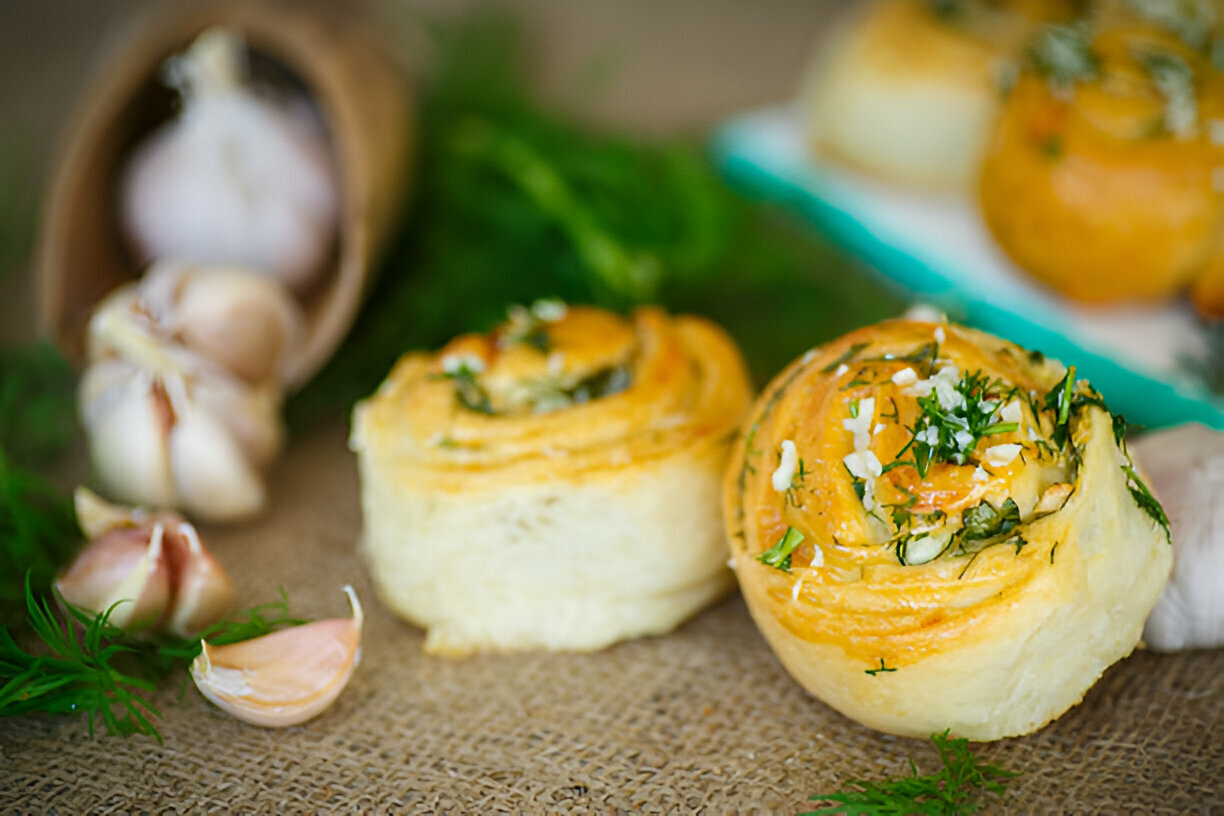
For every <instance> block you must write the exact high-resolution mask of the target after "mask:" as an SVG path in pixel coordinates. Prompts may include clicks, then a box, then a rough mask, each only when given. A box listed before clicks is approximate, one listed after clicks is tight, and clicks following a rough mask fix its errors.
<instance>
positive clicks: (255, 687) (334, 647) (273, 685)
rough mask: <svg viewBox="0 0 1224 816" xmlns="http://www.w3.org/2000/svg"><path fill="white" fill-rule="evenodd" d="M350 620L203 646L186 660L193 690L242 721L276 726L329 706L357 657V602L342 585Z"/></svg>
mask: <svg viewBox="0 0 1224 816" xmlns="http://www.w3.org/2000/svg"><path fill="white" fill-rule="evenodd" d="M344 591H345V592H346V593H348V596H349V603H350V604H352V607H353V616H352V617H351V618H333V619H329V620H321V621H315V622H314V623H307V624H303V625H301V626H296V627H294V628H292V629H283V630H281V631H279V632H273V633H272V634H270V635H264V636H263V637H258V638H253V639H251V640H244V641H242V642H240V643H232V644H228V645H225V646H210V645H209V644H207V643H204V644H203V651H202V652H201V653H200V656H199V657H197V658H196V659H195V661H193V662H192V664H191V677H192V679H193V680H194V681H195V684H196V688H198V689H199V690H200V693H201V694H203V695H204V696H205V697H206V698H208V700H210V701H211V702H212V703H213V704H214V705H216V706H217V707H218V708H220V709H222V710H223V711H225V712H226V713H228V714H231V715H233V716H234V717H237V718H238V719H240V720H242V721H243V722H248V723H251V724H253V725H263V726H267V727H271V728H280V727H284V726H289V725H297V724H299V723H303V722H305V721H306V720H309V719H311V718H312V717H315V716H317V715H318V714H320V713H322V712H323V711H324V710H325V709H326V708H327V707H328V706H329V705H331V704H332V703H333V702H334V701H335V699H336V697H338V696H339V695H340V692H341V691H342V690H343V689H344V687H345V685H346V684H347V683H348V681H349V678H350V677H351V676H352V674H353V669H354V668H356V666H357V664H358V663H359V662H360V660H361V624H362V612H361V603H360V602H359V601H358V600H357V594H356V593H355V592H353V588H352V587H349V586H346V587H345V588H344Z"/></svg>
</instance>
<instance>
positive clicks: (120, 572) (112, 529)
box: [56, 488, 234, 637]
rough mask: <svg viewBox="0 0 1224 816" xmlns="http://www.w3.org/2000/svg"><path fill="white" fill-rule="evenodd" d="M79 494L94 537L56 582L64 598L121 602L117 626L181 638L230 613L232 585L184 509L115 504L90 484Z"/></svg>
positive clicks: (91, 603) (81, 513) (80, 602)
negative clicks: (184, 515) (180, 511)
mask: <svg viewBox="0 0 1224 816" xmlns="http://www.w3.org/2000/svg"><path fill="white" fill-rule="evenodd" d="M74 499H75V503H76V512H77V523H78V524H79V525H80V527H81V530H82V531H83V532H84V533H85V535H86V536H87V537H88V538H89V539H90V541H89V544H87V545H86V547H85V549H84V550H82V551H81V554H80V555H79V556H77V558H76V560H75V561H73V563H72V564H71V566H69V567H68V569H67V570H66V571H65V572H64V574H63V575H62V576H60V578H59V579H58V580H57V582H56V588H57V589H58V590H59V592H60V594H61V595H63V597H64V599H65V600H66V601H68V602H69V603H72V604H74V605H76V606H79V607H82V608H83V609H87V610H89V611H91V612H101V611H103V610H106V609H110V608H111V607H112V606H113V605H115V604H117V605H115V606H114V610H113V611H112V612H111V616H110V622H111V623H113V624H115V625H116V626H118V627H120V628H122V629H127V630H129V631H140V630H143V629H149V628H156V629H159V630H162V631H167V632H170V633H172V634H175V635H179V636H180V637H188V636H191V635H195V634H198V633H199V632H200V631H202V630H203V629H205V628H207V627H208V626H210V625H212V624H213V623H216V622H217V621H218V620H220V619H221V616H222V615H224V614H225V611H226V610H227V609H228V608H229V605H230V602H231V601H232V600H233V597H234V587H233V584H232V583H231V582H230V579H229V576H228V575H227V574H226V572H225V570H224V569H223V568H222V567H221V565H220V564H219V563H217V561H216V559H214V558H213V557H212V555H211V554H210V553H209V552H208V550H207V549H206V548H205V546H204V543H203V542H202V541H201V540H200V536H199V534H198V533H197V532H196V529H195V527H193V526H192V525H191V524H189V523H187V522H186V521H184V520H183V518H182V517H181V516H179V515H178V514H176V513H171V512H166V511H159V512H149V511H147V510H145V509H143V508H139V507H137V508H130V507H120V506H118V505H113V504H109V503H107V502H105V501H103V500H102V499H101V498H99V497H98V496H96V495H95V494H94V493H92V492H90V491H89V490H87V489H85V488H78V489H77V491H76V494H75V496H74Z"/></svg>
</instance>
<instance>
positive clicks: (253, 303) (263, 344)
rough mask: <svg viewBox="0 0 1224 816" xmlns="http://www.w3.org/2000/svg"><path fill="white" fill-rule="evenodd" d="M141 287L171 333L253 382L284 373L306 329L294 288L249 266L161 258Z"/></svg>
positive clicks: (156, 313) (146, 298) (186, 344)
mask: <svg viewBox="0 0 1224 816" xmlns="http://www.w3.org/2000/svg"><path fill="white" fill-rule="evenodd" d="M140 289H141V291H142V296H143V300H144V302H145V303H146V304H147V305H148V308H149V309H150V311H151V312H152V313H153V314H154V315H155V316H156V319H157V321H158V323H159V324H160V325H161V326H162V327H163V328H164V330H165V332H166V333H167V334H168V335H169V336H170V337H173V338H174V339H176V340H178V341H180V342H182V343H183V345H185V346H186V347H187V348H190V349H192V350H194V351H196V352H198V353H200V354H202V355H204V356H205V357H207V358H209V359H210V360H212V361H213V362H215V363H217V364H218V365H220V366H222V367H223V368H225V369H226V370H228V371H230V372H233V373H234V374H236V375H237V376H239V377H241V378H242V379H244V380H246V381H247V382H249V383H263V382H266V381H268V380H269V379H270V378H276V379H279V378H280V374H281V373H282V371H283V368H284V366H285V364H286V362H287V359H288V358H289V356H290V354H291V353H292V352H293V351H294V349H295V347H296V346H297V344H298V342H299V341H300V338H301V334H302V331H303V323H304V317H303V315H302V310H301V307H300V306H299V305H298V303H297V301H296V300H295V299H294V298H293V296H292V295H291V294H290V293H289V291H288V290H287V289H286V288H285V287H284V286H283V285H281V284H280V283H278V282H277V281H274V280H270V279H268V278H265V277H261V276H260V275H258V274H257V273H255V272H252V271H249V270H246V269H242V268H238V267H225V266H197V265H191V264H185V263H181V262H177V261H162V262H159V263H157V264H155V265H154V266H153V267H152V268H150V269H149V270H148V271H147V272H145V276H144V278H143V280H142V281H141V284H140Z"/></svg>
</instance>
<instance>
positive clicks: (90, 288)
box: [36, 0, 416, 389]
mask: <svg viewBox="0 0 1224 816" xmlns="http://www.w3.org/2000/svg"><path fill="white" fill-rule="evenodd" d="M218 25H224V26H226V27H228V28H230V29H232V30H234V31H236V32H238V33H239V34H241V35H242V36H243V38H244V39H245V42H246V45H247V48H248V49H249V50H250V53H251V55H252V61H253V62H255V61H257V60H263V61H265V62H266V63H268V64H271V65H273V66H275V67H276V68H277V69H279V70H281V71H283V72H284V73H285V74H286V75H287V76H289V77H291V78H292V79H293V80H294V82H295V83H300V85H301V86H302V88H303V89H304V90H305V91H306V93H307V94H308V95H309V96H310V98H311V99H312V100H313V101H314V103H315V104H316V105H317V107H318V109H319V111H320V113H321V115H322V118H323V121H324V123H325V125H326V127H327V130H328V138H329V139H330V143H331V146H332V150H333V151H334V158H335V160H336V167H337V171H338V182H339V187H340V198H341V203H340V215H339V226H338V234H337V239H336V245H335V251H334V255H333V259H334V260H333V264H332V268H330V269H328V270H326V271H325V272H324V274H323V275H322V276H321V277H322V280H321V281H320V283H319V284H318V285H317V286H316V287H315V288H314V289H312V290H311V291H310V293H309V294H308V295H306V296H304V297H303V298H302V305H303V308H304V312H305V315H306V332H305V338H304V342H303V344H302V346H301V347H300V349H299V351H298V353H297V354H296V355H295V356H294V357H293V359H292V360H291V361H290V365H289V366H288V370H287V373H286V377H285V379H286V383H285V384H286V386H287V387H288V388H290V389H293V388H295V387H298V386H300V385H302V384H304V383H305V382H306V381H307V380H308V379H309V378H310V377H311V376H312V375H313V374H314V373H315V372H317V371H318V370H319V368H321V367H322V366H323V364H324V363H326V362H327V360H328V359H329V358H330V356H331V355H332V353H333V352H334V351H335V349H336V347H337V346H338V345H339V343H340V341H341V340H342V339H343V338H344V335H345V334H346V333H347V332H348V329H349V327H350V326H351V324H352V322H353V319H354V317H355V316H356V313H357V310H358V308H359V306H360V304H361V301H362V298H363V296H364V294H365V292H366V291H367V289H368V286H369V283H370V277H371V269H372V264H373V263H374V261H375V259H376V256H377V253H378V252H379V250H380V249H381V247H382V246H383V245H384V243H385V240H386V239H387V238H388V236H389V233H390V232H391V230H392V229H393V228H394V227H395V225H396V223H397V219H398V217H399V214H400V211H401V207H402V205H403V199H404V193H405V191H406V190H407V188H408V182H409V176H410V172H411V168H410V157H411V154H412V151H413V148H414V146H415V145H414V143H415V124H416V118H415V108H414V96H413V94H412V91H411V88H410V86H409V83H408V81H407V77H406V76H405V75H404V72H403V71H402V70H401V69H400V68H399V67H398V66H397V65H396V64H395V63H394V62H393V61H392V60H391V58H390V55H389V54H388V52H387V50H386V49H385V48H384V47H383V44H382V43H380V42H379V41H377V39H376V38H375V37H374V36H373V35H372V34H371V32H369V31H368V30H367V29H366V28H364V27H363V26H362V25H361V23H360V20H359V15H357V14H355V13H354V12H353V10H352V9H351V8H350V7H349V4H342V3H334V4H327V5H324V4H322V3H318V4H315V3H303V2H291V0H263V1H255V0H211V1H209V2H188V3H182V2H176V3H171V4H168V5H165V6H160V7H158V8H157V9H156V10H155V11H154V12H153V13H151V14H149V15H147V16H145V17H142V18H141V19H139V20H138V21H137V23H136V24H135V25H134V26H133V27H132V29H131V30H129V31H127V32H126V33H125V35H124V36H122V37H121V38H120V39H119V40H118V41H117V42H116V46H117V47H116V48H115V49H114V50H112V51H111V52H110V53H109V55H108V57H107V58H105V59H103V60H102V64H101V65H100V67H99V69H98V70H97V71H96V73H95V79H94V81H93V82H92V84H91V85H90V86H89V87H88V88H87V89H86V90H85V93H84V96H83V98H82V100H81V102H80V104H79V107H78V108H77V110H75V111H74V115H73V116H72V117H71V118H70V120H69V124H68V127H67V130H66V132H65V134H64V141H63V144H62V145H61V146H60V148H59V150H58V152H57V154H56V156H55V160H54V162H53V164H52V167H53V171H52V177H51V179H50V186H49V189H48V191H47V197H46V201H45V212H44V214H43V225H42V230H41V234H40V237H39V246H38V255H37V265H36V274H37V275H38V291H39V309H40V319H41V321H42V324H43V327H44V330H45V331H46V332H47V333H48V334H50V336H51V337H52V338H53V340H54V341H55V342H56V343H57V344H58V345H59V347H60V348H61V349H62V350H63V351H64V353H65V354H66V355H67V356H68V357H69V359H70V360H72V361H74V362H75V363H77V364H78V365H79V364H81V363H82V362H83V358H84V338H85V328H86V325H87V323H88V320H89V316H90V313H91V311H92V310H93V307H94V305H95V304H96V303H97V302H98V300H99V299H101V298H102V297H103V296H105V295H106V294H108V293H109V292H111V291H112V290H113V289H115V287H117V286H119V285H120V284H122V283H124V282H126V281H129V280H132V279H134V278H138V277H139V276H140V275H141V274H142V273H143V271H144V270H143V268H141V265H140V264H138V263H137V261H136V259H135V257H134V255H133V254H132V251H131V249H130V247H129V244H128V242H127V240H126V239H125V237H124V235H123V231H122V228H121V224H120V207H119V199H118V190H119V179H120V170H121V168H122V167H123V162H124V161H125V160H126V158H127V156H128V153H129V152H130V150H131V149H132V148H133V146H135V145H136V144H137V143H138V142H139V141H140V140H141V139H142V138H143V137H144V136H146V135H147V134H148V133H150V132H151V131H152V130H153V129H155V128H156V127H157V126H158V125H160V124H161V123H162V122H164V121H166V120H167V119H169V118H170V117H171V116H172V114H173V111H174V104H175V96H174V94H173V92H172V91H170V90H169V89H168V88H166V87H165V85H164V84H163V83H162V82H161V81H160V80H159V78H158V75H159V71H160V70H161V68H162V65H163V64H164V63H165V61H166V59H167V58H168V57H170V56H171V55H173V54H175V53H177V52H181V51H182V50H183V49H185V48H186V47H187V46H188V45H189V44H190V43H191V42H192V41H193V40H194V39H195V38H196V36H197V35H199V34H200V33H201V32H203V31H204V30H206V29H208V28H211V27H214V26H218Z"/></svg>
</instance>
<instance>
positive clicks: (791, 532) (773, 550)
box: [756, 527, 803, 572]
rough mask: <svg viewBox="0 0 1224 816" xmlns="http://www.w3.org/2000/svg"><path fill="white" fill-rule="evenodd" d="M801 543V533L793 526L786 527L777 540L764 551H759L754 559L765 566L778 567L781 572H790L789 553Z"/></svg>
mask: <svg viewBox="0 0 1224 816" xmlns="http://www.w3.org/2000/svg"><path fill="white" fill-rule="evenodd" d="M802 543H803V533H801V532H799V531H798V530H796V529H795V528H794V527H787V528H786V532H785V533H784V534H783V535H782V537H781V538H780V539H778V542H777V543H776V544H774V545H773V546H772V547H770V548H769V549H768V550H765V552H762V553H759V554H758V555H757V557H756V559H757V560H758V561H760V562H761V563H762V564H765V565H766V566H770V567H773V568H774V569H780V570H782V571H783V572H790V568H791V553H793V552H794V551H795V550H796V549H797V548H798V547H799V545H800V544H802Z"/></svg>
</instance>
